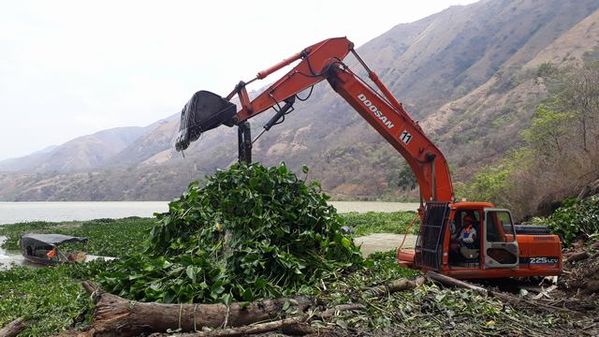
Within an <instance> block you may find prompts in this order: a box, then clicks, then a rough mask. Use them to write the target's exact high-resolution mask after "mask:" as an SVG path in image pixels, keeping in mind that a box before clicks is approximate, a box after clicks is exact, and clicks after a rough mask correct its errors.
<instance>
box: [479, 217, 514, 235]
mask: <svg viewBox="0 0 599 337" xmlns="http://www.w3.org/2000/svg"><path fill="white" fill-rule="evenodd" d="M485 229H486V231H487V241H489V242H512V241H514V239H515V235H514V224H513V223H512V218H511V216H510V213H509V212H506V211H490V212H488V213H487V227H486V228H485Z"/></svg>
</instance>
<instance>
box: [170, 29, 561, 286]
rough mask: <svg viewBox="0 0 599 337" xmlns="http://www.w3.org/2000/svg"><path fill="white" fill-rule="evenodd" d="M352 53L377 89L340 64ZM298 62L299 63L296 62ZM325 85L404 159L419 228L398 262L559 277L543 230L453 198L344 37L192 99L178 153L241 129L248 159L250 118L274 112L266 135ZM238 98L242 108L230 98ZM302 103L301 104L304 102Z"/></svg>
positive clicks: (409, 125)
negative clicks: (416, 196) (415, 188)
mask: <svg viewBox="0 0 599 337" xmlns="http://www.w3.org/2000/svg"><path fill="white" fill-rule="evenodd" d="M350 53H351V54H353V55H354V57H355V58H356V59H357V61H358V62H359V64H360V65H361V66H362V67H364V69H365V70H366V72H367V74H368V77H369V79H370V80H371V82H372V83H373V84H374V86H372V85H370V84H368V83H367V82H366V81H365V80H363V79H361V78H360V77H359V76H358V75H357V74H356V73H354V72H353V71H352V70H351V69H350V68H349V67H348V66H347V65H346V64H345V63H344V62H343V60H344V59H345V57H346V56H347V55H348V54H350ZM293 63H296V64H293ZM288 66H289V67H291V66H293V68H292V69H291V70H290V71H288V72H287V73H286V74H285V75H283V76H282V77H281V78H280V79H279V80H277V81H276V82H274V83H273V84H272V85H270V86H269V87H268V88H266V89H264V90H262V91H261V92H260V93H259V94H258V95H257V96H256V97H255V98H254V99H250V97H249V95H248V92H247V89H246V87H247V85H248V84H250V83H252V82H254V81H256V80H261V79H264V78H266V77H267V76H269V75H270V74H272V73H274V72H275V71H278V70H280V69H282V68H284V67H288ZM323 80H326V81H328V82H329V84H330V85H331V87H332V88H333V90H335V92H337V93H338V94H339V95H340V96H341V97H343V98H344V99H345V100H346V101H347V102H348V103H349V105H351V106H352V107H353V108H354V109H355V110H356V111H357V112H358V113H359V114H360V115H361V116H362V117H363V118H364V119H365V120H366V121H367V122H368V123H369V124H370V125H371V126H372V127H373V128H374V129H375V130H376V131H378V133H380V134H381V135H382V136H383V138H385V139H386V140H387V141H388V142H389V143H390V144H391V145H392V146H393V147H394V148H395V149H396V150H397V151H398V152H399V153H400V154H401V155H402V156H403V158H405V160H406V161H407V163H408V165H409V166H410V167H411V169H412V171H413V172H414V175H415V177H416V180H417V182H418V185H419V188H420V195H421V203H420V204H421V206H420V208H419V210H418V213H419V215H420V220H421V225H420V228H419V234H418V238H417V241H416V245H415V248H414V249H413V250H398V252H397V259H398V262H399V263H400V264H402V265H406V266H409V267H413V268H418V269H421V270H424V271H427V270H434V271H437V272H440V273H443V274H446V275H449V276H452V277H455V278H459V279H474V278H475V279H484V278H504V277H528V276H551V275H559V274H560V273H561V271H562V254H561V242H560V239H559V237H558V236H556V235H551V234H550V233H549V231H548V229H547V228H546V227H543V226H521V225H515V224H514V221H513V218H512V215H511V213H510V211H509V210H506V209H500V208H496V207H495V205H493V204H492V203H490V202H466V201H456V200H455V198H454V192H453V186H452V183H451V177H450V172H449V166H448V164H447V162H446V160H445V157H444V156H443V153H442V152H441V151H440V150H439V149H438V148H437V147H436V146H435V144H433V143H432V142H431V140H430V139H429V138H428V137H427V136H426V135H425V134H424V132H423V130H422V128H421V127H420V126H419V125H418V123H417V122H415V121H414V120H413V119H412V118H411V117H410V115H409V114H408V113H407V112H406V111H405V110H404V108H403V107H402V104H401V103H400V102H399V101H398V100H397V99H396V98H395V97H394V96H393V95H392V94H391V92H390V91H389V90H388V89H387V87H386V86H385V85H384V84H383V83H382V82H381V80H380V79H379V78H378V76H377V75H376V74H375V73H374V72H373V71H372V70H370V69H369V67H368V66H367V65H366V63H365V62H364V61H363V60H362V58H361V57H360V56H359V55H358V54H357V52H356V51H355V50H354V45H353V43H352V42H351V41H349V40H348V39H347V38H345V37H339V38H331V39H327V40H324V41H321V42H319V43H316V44H314V45H311V46H309V47H307V48H305V49H303V50H302V51H300V52H299V53H297V54H295V55H293V56H291V57H290V58H288V59H285V60H283V61H281V62H280V63H278V64H276V65H274V66H272V67H270V68H268V69H266V70H263V71H260V72H258V74H257V76H256V77H255V78H254V79H252V80H251V81H249V82H247V83H246V82H240V83H239V84H237V85H236V86H235V88H234V90H233V91H232V92H231V93H230V94H229V95H227V96H226V97H221V96H219V95H217V94H214V93H211V92H208V91H199V92H197V93H196V94H194V95H193V97H192V98H191V100H190V101H189V102H188V103H187V104H186V105H185V107H184V108H183V111H182V113H181V126H180V129H179V135H178V137H177V141H176V149H177V150H178V151H182V150H184V149H186V148H187V147H188V146H189V144H190V143H191V142H193V141H194V140H197V139H198V138H199V136H200V135H201V134H202V133H203V132H206V131H208V130H210V129H213V128H216V127H218V126H220V125H226V126H230V127H232V126H238V135H239V137H238V138H239V159H240V160H241V161H247V162H251V144H252V139H251V132H250V128H249V123H248V120H249V119H251V118H252V117H255V116H257V115H258V114H260V113H262V112H264V111H266V110H268V109H270V108H273V109H274V110H275V111H276V113H275V115H274V116H273V117H272V118H271V119H270V120H269V121H268V122H267V123H266V124H265V126H264V128H265V130H269V129H270V128H271V127H272V126H273V125H276V124H278V123H280V122H281V121H282V119H284V117H285V115H286V114H288V113H289V112H291V111H293V105H294V103H295V100H296V98H298V99H300V98H299V96H297V95H298V94H299V93H301V92H302V91H304V90H307V89H310V90H311V89H312V87H313V86H314V85H315V84H317V83H319V82H321V81H323ZM235 96H237V97H238V100H239V105H240V106H239V108H237V106H236V104H234V103H233V102H231V100H232V99H233V98H234V97H235ZM302 100H303V99H302Z"/></svg>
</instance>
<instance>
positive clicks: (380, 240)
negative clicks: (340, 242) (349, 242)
mask: <svg viewBox="0 0 599 337" xmlns="http://www.w3.org/2000/svg"><path fill="white" fill-rule="evenodd" d="M404 236H405V242H404V244H403V246H402V247H403V248H414V245H415V244H416V235H413V234H407V235H406V234H391V233H377V234H370V235H367V236H360V237H357V238H355V239H354V242H355V243H356V245H358V246H360V249H361V251H362V255H364V256H368V255H370V254H372V253H375V252H386V251H389V250H391V249H396V248H397V247H398V246H399V245H400V244H401V242H402V240H403V239H404Z"/></svg>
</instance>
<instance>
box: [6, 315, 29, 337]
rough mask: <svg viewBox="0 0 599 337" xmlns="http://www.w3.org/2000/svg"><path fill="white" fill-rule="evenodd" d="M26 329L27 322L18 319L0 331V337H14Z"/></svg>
mask: <svg viewBox="0 0 599 337" xmlns="http://www.w3.org/2000/svg"><path fill="white" fill-rule="evenodd" d="M25 328H27V321H26V320H25V318H24V317H19V318H17V319H15V320H14V321H12V322H10V323H8V324H6V325H5V326H4V327H3V328H2V329H0V337H15V336H17V335H18V334H20V333H21V332H22V331H23V330H25Z"/></svg>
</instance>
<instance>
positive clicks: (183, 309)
mask: <svg viewBox="0 0 599 337" xmlns="http://www.w3.org/2000/svg"><path fill="white" fill-rule="evenodd" d="M84 287H85V288H86V289H87V290H88V291H91V292H92V293H96V297H97V303H96V309H95V311H94V316H93V326H92V328H91V329H90V330H88V331H86V332H85V334H84V336H94V337H99V336H123V337H126V336H138V335H140V334H142V333H144V334H148V333H151V332H156V331H160V332H165V331H168V330H171V331H198V330H201V329H202V328H203V327H208V328H218V327H224V326H225V325H226V326H232V327H238V326H245V325H249V324H252V323H255V322H260V321H266V320H270V319H273V318H275V317H277V316H278V315H280V314H281V313H282V312H283V311H284V310H283V306H284V305H286V303H288V305H290V307H291V308H295V309H296V310H297V311H298V312H303V311H304V310H305V309H306V308H308V307H309V306H311V305H312V301H311V300H310V299H309V298H307V297H295V298H289V299H273V300H263V301H256V302H251V303H232V304H231V305H230V306H226V305H224V304H161V303H143V302H136V301H130V300H127V299H124V298H122V297H119V296H116V295H112V294H109V293H105V292H99V291H98V289H97V288H95V286H93V285H91V284H90V283H87V284H85V285H84Z"/></svg>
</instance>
